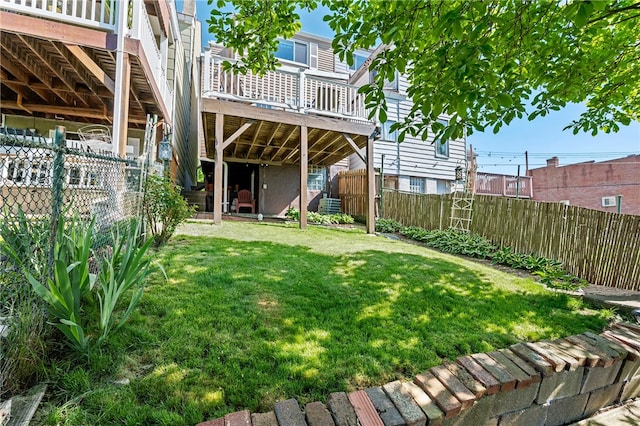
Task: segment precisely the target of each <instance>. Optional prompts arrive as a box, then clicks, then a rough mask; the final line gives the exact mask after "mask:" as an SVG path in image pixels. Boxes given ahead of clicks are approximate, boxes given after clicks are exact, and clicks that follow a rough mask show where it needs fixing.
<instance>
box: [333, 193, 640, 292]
mask: <svg viewBox="0 0 640 426" xmlns="http://www.w3.org/2000/svg"><path fill="white" fill-rule="evenodd" d="M340 194H343V193H342V192H340ZM341 196H342V195H341ZM451 203H452V196H451V195H425V194H412V193H405V192H399V191H389V190H385V191H384V194H383V197H382V209H381V210H382V213H381V215H380V216H382V217H384V218H387V219H395V220H397V221H399V222H401V223H402V224H403V225H405V226H420V227H422V228H426V229H445V228H447V227H448V226H449V217H450V215H451ZM469 230H470V231H471V232H473V233H476V234H480V235H482V236H484V237H485V238H487V239H489V240H491V241H492V242H493V243H495V244H499V245H501V246H510V247H512V248H513V250H514V251H516V252H520V253H535V254H536V255H538V256H544V257H547V258H550V259H555V260H558V261H560V262H562V263H563V265H564V268H565V269H566V270H567V271H568V272H571V273H573V274H576V275H578V276H580V277H582V278H584V279H586V280H588V281H589V282H591V283H593V284H600V285H606V286H609V287H616V288H620V289H626V290H637V291H640V216H633V215H623V214H615V213H607V212H601V211H597V210H591V209H585V208H582V207H576V206H566V205H564V204H560V203H543V202H538V201H531V200H522V199H511V198H504V197H492V196H485V195H476V196H475V200H474V204H473V217H472V221H471V226H470V228H469Z"/></svg>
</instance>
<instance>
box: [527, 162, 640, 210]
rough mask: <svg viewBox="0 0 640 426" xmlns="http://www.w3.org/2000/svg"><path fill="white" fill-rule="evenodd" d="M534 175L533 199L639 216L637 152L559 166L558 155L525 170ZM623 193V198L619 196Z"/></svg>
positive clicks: (639, 196) (639, 197)
mask: <svg viewBox="0 0 640 426" xmlns="http://www.w3.org/2000/svg"><path fill="white" fill-rule="evenodd" d="M527 175H528V176H531V177H532V178H533V199H534V200H536V201H556V202H564V203H567V204H570V205H573V206H581V207H587V208H590V209H596V210H602V211H607V212H613V213H616V212H618V202H620V212H621V213H625V214H635V215H640V155H630V156H628V157H624V158H617V159H615V160H607V161H603V162H598V163H596V162H595V161H589V162H586V163H578V164H569V165H567V166H559V164H558V157H553V158H550V159H548V160H547V165H546V167H540V168H537V169H531V170H529V171H528V172H527ZM620 196H622V197H620Z"/></svg>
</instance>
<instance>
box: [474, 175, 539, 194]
mask: <svg viewBox="0 0 640 426" xmlns="http://www.w3.org/2000/svg"><path fill="white" fill-rule="evenodd" d="M475 193H476V194H483V195H499V196H503V197H513V198H533V185H532V178H531V176H509V175H500V174H495V173H483V172H478V173H477V175H476V179H475Z"/></svg>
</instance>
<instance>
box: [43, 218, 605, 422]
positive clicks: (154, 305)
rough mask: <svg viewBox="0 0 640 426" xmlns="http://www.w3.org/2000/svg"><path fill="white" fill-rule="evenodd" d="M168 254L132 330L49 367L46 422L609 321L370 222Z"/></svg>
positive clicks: (317, 387) (233, 404) (370, 370)
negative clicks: (369, 227) (384, 233)
mask: <svg viewBox="0 0 640 426" xmlns="http://www.w3.org/2000/svg"><path fill="white" fill-rule="evenodd" d="M156 257H157V260H158V261H159V262H161V263H162V265H163V266H164V268H165V270H166V272H167V275H168V277H169V279H168V281H165V280H164V279H163V278H162V277H161V275H160V274H156V275H155V276H154V277H153V279H152V280H151V282H150V283H149V285H148V287H147V289H146V292H145V295H144V297H143V298H142V301H141V303H140V305H139V308H138V310H137V311H136V312H135V314H134V315H133V316H132V318H131V320H130V322H129V323H128V324H127V325H126V326H125V327H123V329H122V330H121V332H120V333H119V334H117V335H115V336H113V337H112V338H111V339H110V340H109V342H108V344H107V345H106V346H105V347H103V348H102V350H101V352H97V353H93V354H91V356H90V363H89V364H87V362H86V361H82V360H80V361H78V360H69V359H68V358H63V359H61V360H59V361H56V362H55V363H54V364H53V365H52V366H49V367H48V368H47V370H46V371H47V373H48V375H49V379H50V381H51V384H50V387H49V392H48V394H49V395H50V400H49V402H47V403H46V404H45V409H44V410H43V414H42V415H41V417H42V420H43V421H44V422H46V423H48V424H56V423H60V424H73V425H78V424H145V425H146V424H167V425H169V424H171V425H180V424H194V423H197V422H200V421H203V420H207V419H211V418H214V417H219V416H222V415H224V414H226V413H229V412H233V411H237V410H241V409H245V408H247V409H249V410H252V411H268V410H271V409H272V408H273V404H274V403H275V402H276V401H278V400H281V399H286V398H291V397H293V398H296V399H297V400H298V401H299V402H300V403H302V404H304V403H306V402H310V401H313V400H321V401H324V400H325V398H326V397H327V396H328V394H329V393H331V392H334V391H351V390H354V389H362V388H365V387H368V386H373V385H380V384H384V383H386V382H389V381H392V380H395V379H402V378H409V377H411V376H412V375H415V374H416V373H419V372H422V371H425V370H426V369H428V368H429V367H431V366H434V365H436V364H439V363H440V362H441V361H442V360H443V359H450V360H453V359H455V358H456V357H458V356H460V355H463V354H470V353H475V352H480V351H489V350H493V349H496V348H503V347H506V346H508V345H510V344H513V343H515V342H517V341H520V340H538V339H545V338H547V339H548V338H557V337H561V336H566V335H570V334H574V333H580V332H583V331H585V330H593V331H599V330H601V329H602V328H603V326H604V325H605V324H606V319H605V316H606V315H605V312H598V311H594V310H591V309H588V307H586V306H584V305H583V304H582V302H581V301H580V300H579V299H575V298H571V297H569V296H566V295H563V294H555V293H552V292H549V291H547V290H545V289H543V288H542V287H540V286H539V285H538V284H536V283H535V282H534V281H533V280H531V279H528V278H526V279H524V278H519V277H516V276H514V275H510V274H506V273H503V272H500V271H497V270H495V269H492V268H489V267H486V266H483V265H481V264H479V263H476V262H472V261H468V260H466V259H462V258H459V257H455V256H450V255H445V254H441V253H438V252H435V251H432V250H429V249H426V248H422V247H419V246H416V245H412V244H407V243H404V242H400V241H393V240H389V239H386V238H383V237H375V236H370V235H366V234H364V233H363V232H362V231H359V230H344V229H331V228H320V227H310V228H309V229H307V230H304V231H301V230H299V229H297V228H296V227H294V226H291V225H281V224H258V223H237V222H224V223H223V224H222V226H213V225H210V224H187V225H186V226H184V227H183V228H182V229H181V230H180V235H178V236H176V237H174V239H173V240H172V241H171V242H170V243H169V244H168V246H166V247H165V248H163V249H162V250H161V251H160V252H159V253H158V254H157V256H156ZM122 379H129V382H128V384H124V385H116V384H114V381H116V380H122Z"/></svg>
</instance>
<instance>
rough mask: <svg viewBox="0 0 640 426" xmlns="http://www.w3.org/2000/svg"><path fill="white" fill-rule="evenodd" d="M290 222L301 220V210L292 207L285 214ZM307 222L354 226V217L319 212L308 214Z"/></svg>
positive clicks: (344, 214)
mask: <svg viewBox="0 0 640 426" xmlns="http://www.w3.org/2000/svg"><path fill="white" fill-rule="evenodd" d="M284 215H285V217H286V218H287V219H289V220H296V221H297V220H300V210H298V209H296V208H294V207H291V208H289V209H288V210H287V211H286V213H285V214H284ZM307 221H309V222H311V223H317V224H320V225H330V224H332V223H334V224H352V223H354V220H353V217H351V216H350V215H348V214H346V213H334V214H325V213H318V212H307Z"/></svg>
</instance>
